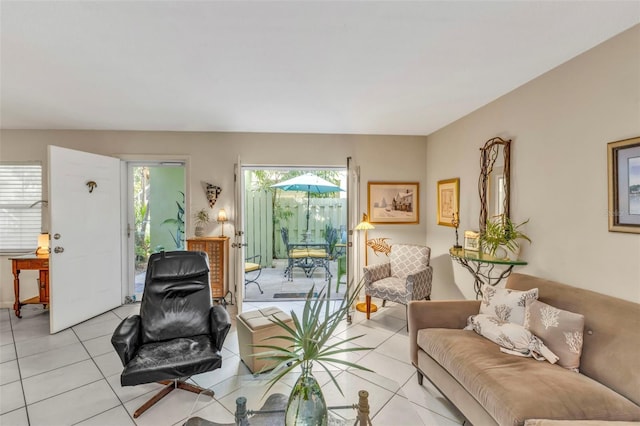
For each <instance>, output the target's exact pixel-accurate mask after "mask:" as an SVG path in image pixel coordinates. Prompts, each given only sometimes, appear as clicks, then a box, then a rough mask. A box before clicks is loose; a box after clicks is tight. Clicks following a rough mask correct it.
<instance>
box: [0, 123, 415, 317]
mask: <svg viewBox="0 0 640 426" xmlns="http://www.w3.org/2000/svg"><path fill="white" fill-rule="evenodd" d="M48 145H57V146H62V147H66V148H71V149H78V150H83V151H88V152H93V153H97V154H103V155H114V156H123V155H124V156H127V157H128V158H131V157H135V156H136V155H142V154H144V155H149V154H156V155H169V154H176V155H178V156H180V157H183V156H184V155H185V154H186V155H188V156H189V164H190V174H189V185H190V191H188V193H189V196H190V199H188V200H187V203H186V204H187V206H188V207H190V208H191V212H193V211H197V210H198V209H199V208H201V207H205V206H206V205H207V202H206V198H205V195H204V192H203V191H202V189H201V183H200V182H201V181H207V182H210V183H213V184H215V185H218V186H220V187H222V193H221V194H220V197H219V198H218V201H217V203H216V205H215V208H214V212H216V213H217V210H218V209H220V208H225V210H226V211H227V213H228V214H229V215H230V220H231V222H230V223H228V224H226V225H225V235H232V233H233V230H234V228H233V220H234V218H235V212H234V183H233V170H234V163H236V161H237V158H238V156H240V157H241V159H242V162H243V164H246V165H306V166H343V167H344V166H346V158H347V156H351V157H353V158H354V160H356V161H357V162H358V164H359V165H360V168H361V185H360V187H361V194H360V199H361V205H362V211H363V212H366V197H367V181H369V180H383V181H384V180H388V181H405V182H406V181H416V182H419V183H420V186H421V194H420V195H421V199H422V200H424V199H425V193H424V188H425V185H424V183H425V179H426V170H425V167H424V165H425V161H426V138H425V137H405V136H366V135H357V136H356V135H301V134H259V133H187V132H112V131H32V130H3V131H0V160H1V161H25V160H36V161H38V160H39V161H42V162H43V164H44V165H45V170H44V175H45V176H46V175H47V170H46V159H47V146H48ZM45 179H46V178H45ZM46 186H47V182H46V180H45V182H44V187H45V191H46ZM44 198H47V195H46V194H44ZM426 211H427V209H426V208H421V210H420V212H421V213H420V215H421V217H420V224H418V225H387V226H379V227H378V229H376V230H374V231H371V232H370V233H369V236H370V238H374V237H376V236H385V237H390V238H391V239H392V242H411V243H421V244H423V243H424V241H425V238H426V225H425V217H426ZM187 214H188V215H189V217H191V214H190V213H189V212H187ZM51 231H52V232H55V230H51ZM210 234H211V235H219V234H220V229H219V228H218V227H217V226H216V227H215V228H213V229H211V232H210ZM192 235H193V228H192V227H190V228H189V229H187V236H192ZM34 244H35V242H34ZM34 248H35V247H34ZM234 258H235V256H234V252H233V251H232V252H231V259H230V261H231V264H233V261H234ZM35 278H36V275H35V273H32V272H31V271H24V272H22V273H21V288H22V290H21V298H23V297H24V298H26V297H29V296H34V295H36V294H37V293H36V283H35ZM230 278H231V279H230V288H231V290H233V288H234V285H233V283H234V281H233V280H234V276H233V271H231V275H230ZM12 283H13V278H12V275H11V265H10V262H9V261H8V260H7V257H6V256H2V257H0V307H10V306H11V305H12V303H13V285H12Z"/></svg>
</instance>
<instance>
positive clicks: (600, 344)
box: [408, 273, 640, 426]
mask: <svg viewBox="0 0 640 426" xmlns="http://www.w3.org/2000/svg"><path fill="white" fill-rule="evenodd" d="M506 287H507V288H511V289H515V290H528V289H531V288H535V287H537V288H538V289H539V297H538V299H539V300H540V301H542V302H544V303H547V304H549V305H552V306H554V307H556V308H559V309H564V310H567V311H571V312H576V313H580V314H582V315H584V317H585V328H584V342H583V349H582V356H581V359H580V373H575V372H573V371H570V370H567V369H564V368H562V367H560V366H558V365H552V364H550V363H548V362H541V361H535V360H533V359H532V358H523V357H518V356H514V355H510V354H506V353H502V352H500V350H499V347H498V345H496V344H494V343H493V342H491V341H490V340H488V339H485V338H484V337H482V336H480V335H478V334H476V333H475V332H473V331H467V330H462V329H463V328H464V327H465V325H466V324H467V318H468V317H469V316H470V315H474V314H477V313H478V311H479V308H480V301H479V300H456V301H413V302H410V303H409V307H408V318H409V341H410V354H411V360H412V363H413V365H414V366H415V367H416V369H417V370H418V381H419V383H420V384H422V379H423V377H427V378H428V379H429V380H430V381H431V382H432V383H433V384H434V385H435V386H436V387H437V388H438V389H439V390H440V391H441V392H442V393H443V394H444V395H445V396H446V397H447V398H448V399H449V400H450V401H451V402H452V403H453V404H454V405H456V407H458V409H459V410H460V411H461V412H462V414H463V415H464V416H465V417H466V418H467V419H468V420H469V421H470V422H471V423H472V424H474V425H476V426H480V425H482V426H484V425H495V424H499V425H523V424H525V421H527V420H529V422H528V424H536V423H534V421H533V419H550V420H574V421H577V422H575V423H574V424H582V423H583V421H584V420H600V421H640V355H639V351H640V305H639V304H637V303H633V302H629V301H625V300H621V299H617V298H614V297H610V296H605V295H602V294H599V293H595V292H592V291H589V290H583V289H580V288H576V287H571V286H568V285H564V284H560V283H556V282H553V281H548V280H544V279H541V278H536V277H533V276H529V275H524V274H515V273H514V274H512V275H511V276H510V277H509V278H508V280H507V283H506ZM541 424H544V423H541Z"/></svg>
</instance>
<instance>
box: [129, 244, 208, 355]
mask: <svg viewBox="0 0 640 426" xmlns="http://www.w3.org/2000/svg"><path fill="white" fill-rule="evenodd" d="M183 253H184V254H183ZM202 255H206V254H205V253H203V252H198V253H197V254H196V253H195V252H187V251H185V252H170V253H158V255H157V256H151V258H149V265H148V269H147V278H148V280H147V285H145V289H144V297H143V298H142V304H141V306H140V316H141V318H142V322H141V329H142V343H150V342H159V341H163V340H170V339H173V338H176V337H184V336H198V335H201V334H209V332H210V325H209V309H210V308H211V288H210V286H209V280H208V273H209V267H208V264H207V263H206V260H204V261H203V260H202ZM203 277H205V279H203ZM148 283H153V285H148Z"/></svg>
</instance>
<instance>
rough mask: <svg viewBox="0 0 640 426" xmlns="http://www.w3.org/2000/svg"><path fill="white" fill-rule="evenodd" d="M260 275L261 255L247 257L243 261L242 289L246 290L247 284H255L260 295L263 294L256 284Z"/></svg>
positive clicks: (258, 284)
mask: <svg viewBox="0 0 640 426" xmlns="http://www.w3.org/2000/svg"><path fill="white" fill-rule="evenodd" d="M261 273H262V255H261V254H256V255H255V256H250V257H247V258H246V259H245V260H244V288H245V290H246V288H247V284H252V283H253V284H255V285H257V286H258V290H260V294H264V291H262V287H260V283H258V277H260V274H261Z"/></svg>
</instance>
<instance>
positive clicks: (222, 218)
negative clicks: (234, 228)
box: [218, 209, 229, 222]
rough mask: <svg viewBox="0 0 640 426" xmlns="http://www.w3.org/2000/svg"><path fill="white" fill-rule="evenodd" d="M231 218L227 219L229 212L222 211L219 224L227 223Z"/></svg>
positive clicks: (219, 213) (219, 214) (219, 215)
mask: <svg viewBox="0 0 640 426" xmlns="http://www.w3.org/2000/svg"><path fill="white" fill-rule="evenodd" d="M228 220H229V218H227V212H226V211H224V209H220V211H219V212H218V222H226V221H228Z"/></svg>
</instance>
